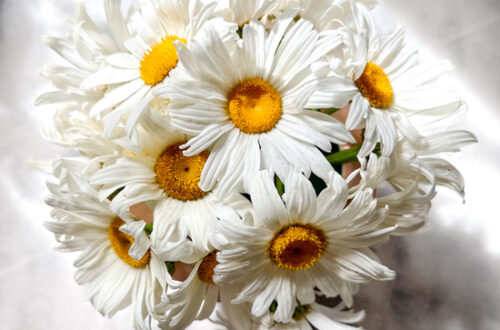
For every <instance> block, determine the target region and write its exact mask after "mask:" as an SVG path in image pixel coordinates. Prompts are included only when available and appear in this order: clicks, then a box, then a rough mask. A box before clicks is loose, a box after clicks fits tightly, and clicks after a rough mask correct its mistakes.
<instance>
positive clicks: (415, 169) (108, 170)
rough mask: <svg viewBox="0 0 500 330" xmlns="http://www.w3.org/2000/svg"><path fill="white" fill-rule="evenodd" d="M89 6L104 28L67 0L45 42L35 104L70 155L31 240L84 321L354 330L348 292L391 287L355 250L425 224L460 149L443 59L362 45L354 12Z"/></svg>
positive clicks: (364, 33) (383, 272)
mask: <svg viewBox="0 0 500 330" xmlns="http://www.w3.org/2000/svg"><path fill="white" fill-rule="evenodd" d="M103 3H104V9H105V13H106V19H107V26H106V27H105V28H103V29H101V28H100V27H99V26H98V25H97V24H96V23H95V22H94V21H92V20H91V18H90V17H89V16H88V14H87V12H86V10H85V5H84V3H83V2H82V3H81V5H80V6H79V7H78V8H77V10H76V15H75V18H74V20H73V26H72V30H71V33H70V34H69V35H68V36H67V37H65V38H54V37H49V38H47V39H46V43H47V45H48V46H49V47H51V48H52V49H53V50H54V51H55V52H57V53H58V54H59V55H60V56H61V57H62V58H63V59H65V60H66V61H67V63H66V64H65V65H47V66H46V67H45V68H44V69H43V70H42V75H43V76H44V77H45V78H46V79H47V80H48V81H49V82H50V83H51V85H52V86H53V87H54V89H53V90H52V91H50V92H47V93H45V94H43V95H41V96H40V97H39V98H38V100H37V103H38V104H53V105H57V112H56V114H55V117H54V127H53V128H52V129H51V130H49V131H48V133H47V137H48V138H49V140H50V141H52V142H54V143H56V144H59V145H63V146H65V147H67V148H71V149H73V150H75V151H76V152H77V155H76V156H74V157H60V158H59V159H57V160H56V161H54V162H53V174H54V177H55V179H52V180H51V181H50V183H49V184H48V187H49V190H50V192H51V194H52V195H51V197H50V198H49V199H48V201H47V203H48V204H49V205H51V206H52V207H53V211H52V218H53V219H52V220H50V221H47V222H46V227H47V228H48V229H49V230H50V231H52V232H54V233H55V235H56V239H57V241H58V242H59V243H60V244H59V245H58V248H59V249H60V250H61V251H80V255H79V257H78V259H77V260H76V261H75V267H76V268H77V272H76V276H75V279H76V281H77V282H78V283H79V284H81V285H85V286H86V288H87V289H88V294H89V299H90V301H91V302H92V304H93V305H94V306H95V308H96V309H98V310H99V311H100V312H101V313H102V314H104V315H107V316H112V315H113V314H115V313H116V312H117V311H119V310H121V309H124V308H126V307H128V306H131V310H132V312H133V316H132V320H133V326H134V327H135V328H136V329H150V328H151V327H152V326H153V324H156V323H157V324H159V326H160V327H162V328H164V329H184V328H186V327H187V326H188V325H189V324H191V323H192V322H193V321H194V320H200V319H206V318H208V317H209V316H210V315H215V316H213V317H212V319H213V320H214V321H216V322H219V323H220V324H222V325H224V326H225V327H227V328H229V329H312V328H313V327H314V328H316V329H352V328H354V327H356V323H358V322H360V321H361V319H362V318H363V316H364V314H363V312H353V311H352V310H350V309H349V308H351V307H352V305H353V299H354V298H353V296H354V294H355V293H356V291H357V290H358V287H359V284H361V283H365V282H367V281H369V280H380V281H385V280H390V279H392V278H394V276H395V273H394V272H393V271H392V270H390V269H389V268H387V267H386V266H384V265H383V264H382V263H381V261H380V260H379V259H378V258H377V256H376V255H375V253H374V252H373V251H372V247H374V246H375V245H377V244H380V243H381V242H384V241H386V240H387V239H388V238H389V237H390V236H391V235H403V234H409V233H412V232H414V231H415V230H417V229H419V228H421V227H422V226H423V225H425V217H426V215H427V213H428V211H429V208H430V203H431V200H432V199H433V197H434V196H435V193H436V192H435V189H436V186H437V185H442V186H446V187H449V188H451V189H454V190H456V191H457V192H458V193H459V194H461V195H463V190H464V184H463V179H462V177H461V175H460V173H459V172H458V171H457V170H456V169H455V168H454V167H453V166H452V165H451V164H450V163H449V162H448V161H446V160H444V159H443V158H442V156H440V154H442V153H443V152H454V151H458V150H459V149H460V148H461V147H463V146H464V145H467V144H469V143H472V142H475V137H474V136H473V135H472V134H471V133H469V132H466V131H461V130H454V129H453V126H452V124H450V123H451V120H452V119H454V118H455V117H457V116H456V114H458V113H460V112H461V110H463V109H464V108H465V104H464V102H463V101H462V100H461V99H460V97H459V96H458V95H457V92H456V91H455V89H454V87H453V86H452V85H450V80H449V79H448V77H447V73H448V71H450V70H451V66H450V64H449V63H447V62H446V61H431V62H422V61H420V60H419V58H418V55H417V52H416V51H415V49H414V48H412V47H411V46H409V45H408V44H407V43H406V42H405V35H404V31H403V30H402V29H401V28H398V29H397V30H396V31H395V32H393V33H391V34H385V35H381V34H380V33H379V32H378V31H377V28H376V27H375V25H374V23H373V19H372V17H371V13H370V10H371V9H372V8H373V7H374V6H375V5H376V1H373V0H372V1H369V0H357V1H355V0H229V2H228V3H222V1H215V2H210V1H202V0H142V1H139V2H138V3H133V4H132V5H130V6H127V8H124V5H123V4H122V3H121V1H120V0H103ZM342 113H344V114H345V116H344V117H342V116H341V115H339V114H342ZM357 162H359V163H357ZM354 164H358V166H357V167H356V166H355V165H354ZM349 168H350V170H348V169H349ZM320 296H321V297H323V296H324V297H329V298H335V299H336V301H337V303H338V305H337V306H336V307H333V308H331V306H330V307H327V306H325V305H321V304H319V303H318V301H317V298H318V297H320ZM217 302H219V303H218V304H217ZM217 305H219V308H217V311H218V312H217V313H214V310H215V306H217Z"/></svg>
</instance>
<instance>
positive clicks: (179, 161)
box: [155, 143, 209, 201]
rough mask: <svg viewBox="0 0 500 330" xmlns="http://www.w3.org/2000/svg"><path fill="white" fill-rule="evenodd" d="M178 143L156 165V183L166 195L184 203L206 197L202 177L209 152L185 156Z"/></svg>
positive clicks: (167, 150)
mask: <svg viewBox="0 0 500 330" xmlns="http://www.w3.org/2000/svg"><path fill="white" fill-rule="evenodd" d="M181 144H182V143H176V144H174V145H171V146H169V147H167V148H166V149H165V150H164V151H163V152H162V153H161V155H160V156H159V157H158V160H157V161H156V165H155V172H156V181H157V182H158V184H159V185H160V186H161V187H162V188H163V190H164V191H165V193H167V195H169V196H170V197H172V198H175V199H179V200H182V201H188V200H189V201H193V200H197V199H199V198H201V197H203V196H205V194H206V192H204V191H203V190H201V189H200V186H199V183H200V176H201V171H202V170H203V166H204V165H205V162H206V161H207V158H208V155H209V152H208V151H203V152H201V153H199V154H197V155H194V156H190V157H187V156H184V154H183V153H182V150H181V149H179V146H180V145H181Z"/></svg>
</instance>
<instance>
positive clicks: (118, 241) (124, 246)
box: [108, 218, 151, 268]
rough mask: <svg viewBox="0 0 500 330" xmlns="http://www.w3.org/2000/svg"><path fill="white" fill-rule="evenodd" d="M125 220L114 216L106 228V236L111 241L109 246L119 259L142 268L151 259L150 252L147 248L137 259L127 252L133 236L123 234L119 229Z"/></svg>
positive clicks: (132, 241)
mask: <svg viewBox="0 0 500 330" xmlns="http://www.w3.org/2000/svg"><path fill="white" fill-rule="evenodd" d="M124 224H125V222H124V221H123V220H122V219H120V218H114V219H113V221H111V223H110V224H109V228H108V238H109V241H110V242H111V247H112V248H113V251H114V252H115V254H116V255H117V256H118V258H120V260H121V261H123V262H124V263H126V264H127V265H129V266H132V267H134V268H143V267H146V266H147V265H148V264H149V260H150V259H151V253H150V251H149V250H148V251H147V252H146V254H145V255H144V256H143V257H142V258H141V259H139V260H135V259H134V258H132V257H131V256H130V255H129V254H128V250H129V249H130V246H131V245H132V243H134V238H133V237H131V236H129V235H127V234H125V233H124V232H122V231H121V230H120V227H121V226H123V225H124Z"/></svg>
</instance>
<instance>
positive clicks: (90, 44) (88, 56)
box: [35, 1, 119, 112]
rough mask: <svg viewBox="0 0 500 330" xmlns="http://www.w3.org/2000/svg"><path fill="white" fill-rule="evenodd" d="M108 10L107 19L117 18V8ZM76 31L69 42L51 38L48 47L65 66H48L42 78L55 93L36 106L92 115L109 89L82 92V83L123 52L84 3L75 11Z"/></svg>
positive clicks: (47, 38)
mask: <svg viewBox="0 0 500 330" xmlns="http://www.w3.org/2000/svg"><path fill="white" fill-rule="evenodd" d="M106 3H107V4H108V5H106V6H105V10H106V15H108V16H113V15H115V12H114V10H115V8H114V7H113V6H109V1H107V2H106ZM72 25H73V26H72V30H71V33H69V34H68V35H67V36H66V37H65V38H59V37H53V36H47V37H45V38H44V43H45V44H46V45H47V46H48V47H50V48H51V49H52V50H54V51H55V52H56V53H57V54H58V55H59V56H60V57H61V58H62V59H63V60H64V61H65V64H47V65H45V66H44V68H43V69H42V70H41V72H40V74H41V76H42V77H43V78H45V79H46V80H47V81H48V82H49V83H50V84H51V85H52V86H53V87H55V90H51V91H49V92H46V93H43V94H41V95H40V96H39V97H38V98H37V99H36V100H35V105H44V104H62V105H63V106H68V105H69V106H74V107H76V108H78V109H80V110H85V111H87V112H88V111H89V110H90V108H91V107H92V106H93V105H94V104H95V103H96V102H98V101H99V100H100V99H101V98H102V97H103V95H104V92H105V87H103V86H97V87H94V88H88V89H82V88H81V87H80V86H81V85H82V83H83V82H84V81H85V80H86V79H87V78H89V77H90V76H92V75H93V74H95V73H96V72H98V71H99V70H100V69H101V68H102V66H103V65H105V57H106V56H108V55H110V54H113V53H115V52H118V51H119V47H118V45H117V44H116V43H115V41H114V39H116V38H118V35H117V34H116V32H117V31H115V30H113V31H111V35H109V34H108V33H106V32H104V31H102V30H101V29H100V28H99V27H97V25H96V24H95V23H94V22H93V21H92V19H91V18H90V17H89V15H88V13H87V11H86V9H85V3H84V2H83V1H82V2H81V3H80V4H79V5H78V6H76V10H75V18H74V19H73V20H72Z"/></svg>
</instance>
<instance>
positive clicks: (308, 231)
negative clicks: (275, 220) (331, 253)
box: [269, 224, 328, 270]
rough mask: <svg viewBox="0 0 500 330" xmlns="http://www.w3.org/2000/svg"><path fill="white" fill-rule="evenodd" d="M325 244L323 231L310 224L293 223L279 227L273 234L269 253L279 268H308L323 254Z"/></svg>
mask: <svg viewBox="0 0 500 330" xmlns="http://www.w3.org/2000/svg"><path fill="white" fill-rule="evenodd" d="M327 244H328V242H327V240H326V236H325V234H324V233H323V231H321V230H319V229H316V228H314V227H313V226H311V225H302V224H295V225H290V226H288V227H285V228H283V229H281V230H280V231H279V232H278V233H277V234H276V235H275V236H274V238H273V240H272V241H271V244H270V246H269V254H270V257H271V260H273V261H274V262H275V263H276V264H277V265H278V267H280V268H283V269H286V270H302V269H309V268H311V267H312V266H313V265H314V263H315V262H316V261H317V260H318V259H319V258H320V257H321V256H322V255H323V253H324V252H325V249H326V246H327Z"/></svg>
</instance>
